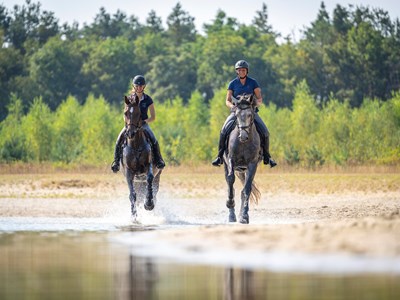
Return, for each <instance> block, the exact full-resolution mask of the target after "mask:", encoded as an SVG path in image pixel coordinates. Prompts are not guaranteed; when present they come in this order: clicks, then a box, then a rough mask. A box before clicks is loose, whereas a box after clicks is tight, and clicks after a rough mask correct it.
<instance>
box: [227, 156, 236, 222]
mask: <svg viewBox="0 0 400 300" xmlns="http://www.w3.org/2000/svg"><path fill="white" fill-rule="evenodd" d="M224 169H225V179H226V183H227V184H228V200H227V201H226V207H228V209H229V222H236V214H235V188H234V187H233V184H234V183H235V172H234V170H233V164H232V160H231V159H228V163H227V164H226V163H225V164H224Z"/></svg>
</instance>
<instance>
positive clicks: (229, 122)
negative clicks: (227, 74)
mask: <svg viewBox="0 0 400 300" xmlns="http://www.w3.org/2000/svg"><path fill="white" fill-rule="evenodd" d="M235 69H236V74H237V75H238V76H237V78H235V79H234V80H232V81H231V82H230V83H229V85H228V92H227V94H226V100H225V102H226V106H228V107H229V108H230V109H231V114H230V115H229V116H228V118H227V119H226V121H225V123H224V126H223V127H222V130H221V133H220V138H219V145H218V156H217V158H216V159H214V160H213V162H212V164H213V165H214V166H217V167H218V166H220V165H221V164H222V162H223V159H222V157H223V155H224V152H225V144H226V139H227V137H228V136H229V134H230V133H231V131H232V130H233V128H234V125H235V122H236V116H235V105H234V104H233V102H232V96H233V97H235V98H236V97H237V96H239V95H243V94H253V95H254V96H255V98H256V101H257V107H258V106H260V105H261V103H262V97H261V89H260V86H259V85H258V82H257V81H256V80H255V79H253V78H251V77H249V76H247V74H248V73H249V64H248V63H247V62H246V61H245V60H239V61H238V62H237V63H236V64H235ZM257 111H258V108H257V110H256V114H255V118H254V124H255V125H256V128H257V132H258V134H259V135H260V140H261V147H262V149H263V158H264V159H263V161H264V164H265V165H268V164H269V165H270V166H271V168H273V167H275V166H276V165H277V163H276V162H275V161H274V160H273V159H272V158H271V154H270V153H269V131H268V128H267V126H266V125H265V124H264V122H263V120H262V119H261V118H260V116H259V115H258V113H257Z"/></svg>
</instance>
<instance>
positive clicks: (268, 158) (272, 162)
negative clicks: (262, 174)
mask: <svg viewBox="0 0 400 300" xmlns="http://www.w3.org/2000/svg"><path fill="white" fill-rule="evenodd" d="M261 146H262V148H263V157H264V165H270V167H271V168H273V167H275V166H276V165H277V163H276V162H275V160H273V159H272V158H271V154H270V153H269V136H268V135H267V136H266V137H265V139H264V142H263V143H261Z"/></svg>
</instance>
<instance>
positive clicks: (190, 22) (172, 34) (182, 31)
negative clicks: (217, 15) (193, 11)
mask: <svg viewBox="0 0 400 300" xmlns="http://www.w3.org/2000/svg"><path fill="white" fill-rule="evenodd" d="M167 25H168V28H167V32H166V33H167V36H168V37H169V39H170V40H171V42H172V44H173V45H174V46H179V45H180V44H181V43H183V42H193V41H195V39H196V26H195V25H194V18H193V17H191V16H190V15H189V13H188V12H186V11H184V10H183V9H182V5H181V4H180V3H179V2H178V3H177V4H176V5H175V6H174V8H173V9H172V12H171V13H170V14H169V15H168V17H167Z"/></svg>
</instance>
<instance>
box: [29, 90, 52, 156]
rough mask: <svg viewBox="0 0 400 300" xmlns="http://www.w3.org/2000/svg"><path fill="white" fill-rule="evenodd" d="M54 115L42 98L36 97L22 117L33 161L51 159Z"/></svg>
mask: <svg viewBox="0 0 400 300" xmlns="http://www.w3.org/2000/svg"><path fill="white" fill-rule="evenodd" d="M53 123H54V115H53V114H52V113H51V111H50V108H49V107H48V106H47V105H46V104H45V103H44V102H43V100H42V98H35V99H34V101H33V103H32V105H31V107H30V109H29V112H28V114H27V115H26V116H25V117H24V118H23V119H22V130H23V132H24V134H25V142H26V146H25V147H26V148H27V149H28V155H29V158H30V159H32V160H33V161H37V162H42V161H49V160H50V158H51V153H52V146H53V137H54V129H53V127H52V124H53Z"/></svg>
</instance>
